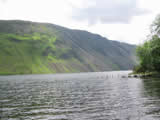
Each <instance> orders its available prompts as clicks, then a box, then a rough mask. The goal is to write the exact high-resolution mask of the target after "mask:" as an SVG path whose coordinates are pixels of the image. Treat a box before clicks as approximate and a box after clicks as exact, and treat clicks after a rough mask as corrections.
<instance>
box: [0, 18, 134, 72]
mask: <svg viewBox="0 0 160 120" xmlns="http://www.w3.org/2000/svg"><path fill="white" fill-rule="evenodd" d="M0 44H1V45H0V49H1V52H0V56H1V60H0V66H1V68H0V74H32V73H33V74H36V73H62V72H92V71H109V70H128V69H132V68H133V66H134V65H135V64H136V57H135V48H136V46H135V45H131V44H128V43H123V42H118V41H113V40H108V39H107V38H105V37H102V36H101V35H98V34H95V33H90V32H88V31H84V30H77V29H69V28H65V27H61V26H59V25H55V24H51V23H37V22H31V21H21V20H7V21H6V20H0ZM4 56H5V57H6V58H5V57H4ZM6 59H7V60H6ZM5 60H6V61H5ZM11 60H13V61H11ZM27 60H28V61H27Z"/></svg>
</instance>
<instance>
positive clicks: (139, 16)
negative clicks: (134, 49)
mask: <svg viewBox="0 0 160 120" xmlns="http://www.w3.org/2000/svg"><path fill="white" fill-rule="evenodd" d="M159 5H160V0H0V20H6V19H7V20H8V19H9V20H12V19H19V20H30V21H35V22H49V23H54V24H57V25H61V26H65V27H68V28H73V29H81V30H87V31H89V32H92V33H97V34H100V35H102V36H104V37H107V38H108V39H111V40H117V41H122V42H127V43H132V44H140V43H142V42H143V41H144V40H145V39H146V36H147V35H148V34H149V26H150V24H151V23H152V21H153V20H154V19H155V17H156V15H157V14H159V13H160V7H159Z"/></svg>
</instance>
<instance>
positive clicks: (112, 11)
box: [73, 0, 148, 24]
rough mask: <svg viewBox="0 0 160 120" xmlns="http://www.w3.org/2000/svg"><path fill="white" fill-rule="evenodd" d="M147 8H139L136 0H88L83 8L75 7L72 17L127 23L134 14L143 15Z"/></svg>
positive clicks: (90, 22) (90, 21)
mask: <svg viewBox="0 0 160 120" xmlns="http://www.w3.org/2000/svg"><path fill="white" fill-rule="evenodd" d="M146 13H148V11H147V10H145V9H142V8H139V7H138V5H137V0H111V1H110V0H88V4H86V3H85V7H83V8H75V10H74V12H73V18H74V19H76V20H81V21H82V20H88V22H89V24H95V23H97V22H98V21H100V22H102V23H129V22H130V21H131V20H132V18H133V17H134V16H139V15H144V14H146Z"/></svg>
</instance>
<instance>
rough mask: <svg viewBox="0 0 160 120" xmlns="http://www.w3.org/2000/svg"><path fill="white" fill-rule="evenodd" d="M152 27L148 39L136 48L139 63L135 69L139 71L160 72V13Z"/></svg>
mask: <svg viewBox="0 0 160 120" xmlns="http://www.w3.org/2000/svg"><path fill="white" fill-rule="evenodd" d="M150 29H151V33H150V35H149V36H148V39H147V40H146V41H145V42H144V43H143V44H142V45H139V46H138V47H137V49H136V53H137V56H138V59H139V65H137V66H136V67H135V68H134V71H135V72H137V73H146V72H160V15H158V16H157V17H156V19H155V20H154V22H153V23H152V25H151V27H150Z"/></svg>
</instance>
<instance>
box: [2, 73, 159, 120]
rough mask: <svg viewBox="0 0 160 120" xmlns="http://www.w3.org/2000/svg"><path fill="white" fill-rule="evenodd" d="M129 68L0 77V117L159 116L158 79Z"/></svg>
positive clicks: (91, 119) (148, 119) (140, 119)
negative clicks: (135, 75) (136, 74)
mask: <svg viewBox="0 0 160 120" xmlns="http://www.w3.org/2000/svg"><path fill="white" fill-rule="evenodd" d="M129 72H130V71H119V72H118V71H117V72H116V71H115V72H95V73H77V74H55V75H51V74H48V75H12V76H0V119H1V120H34V119H35V120H37V119H38V120H160V79H153V78H150V79H149V78H148V79H140V78H126V77H122V76H127V74H128V73H129Z"/></svg>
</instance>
